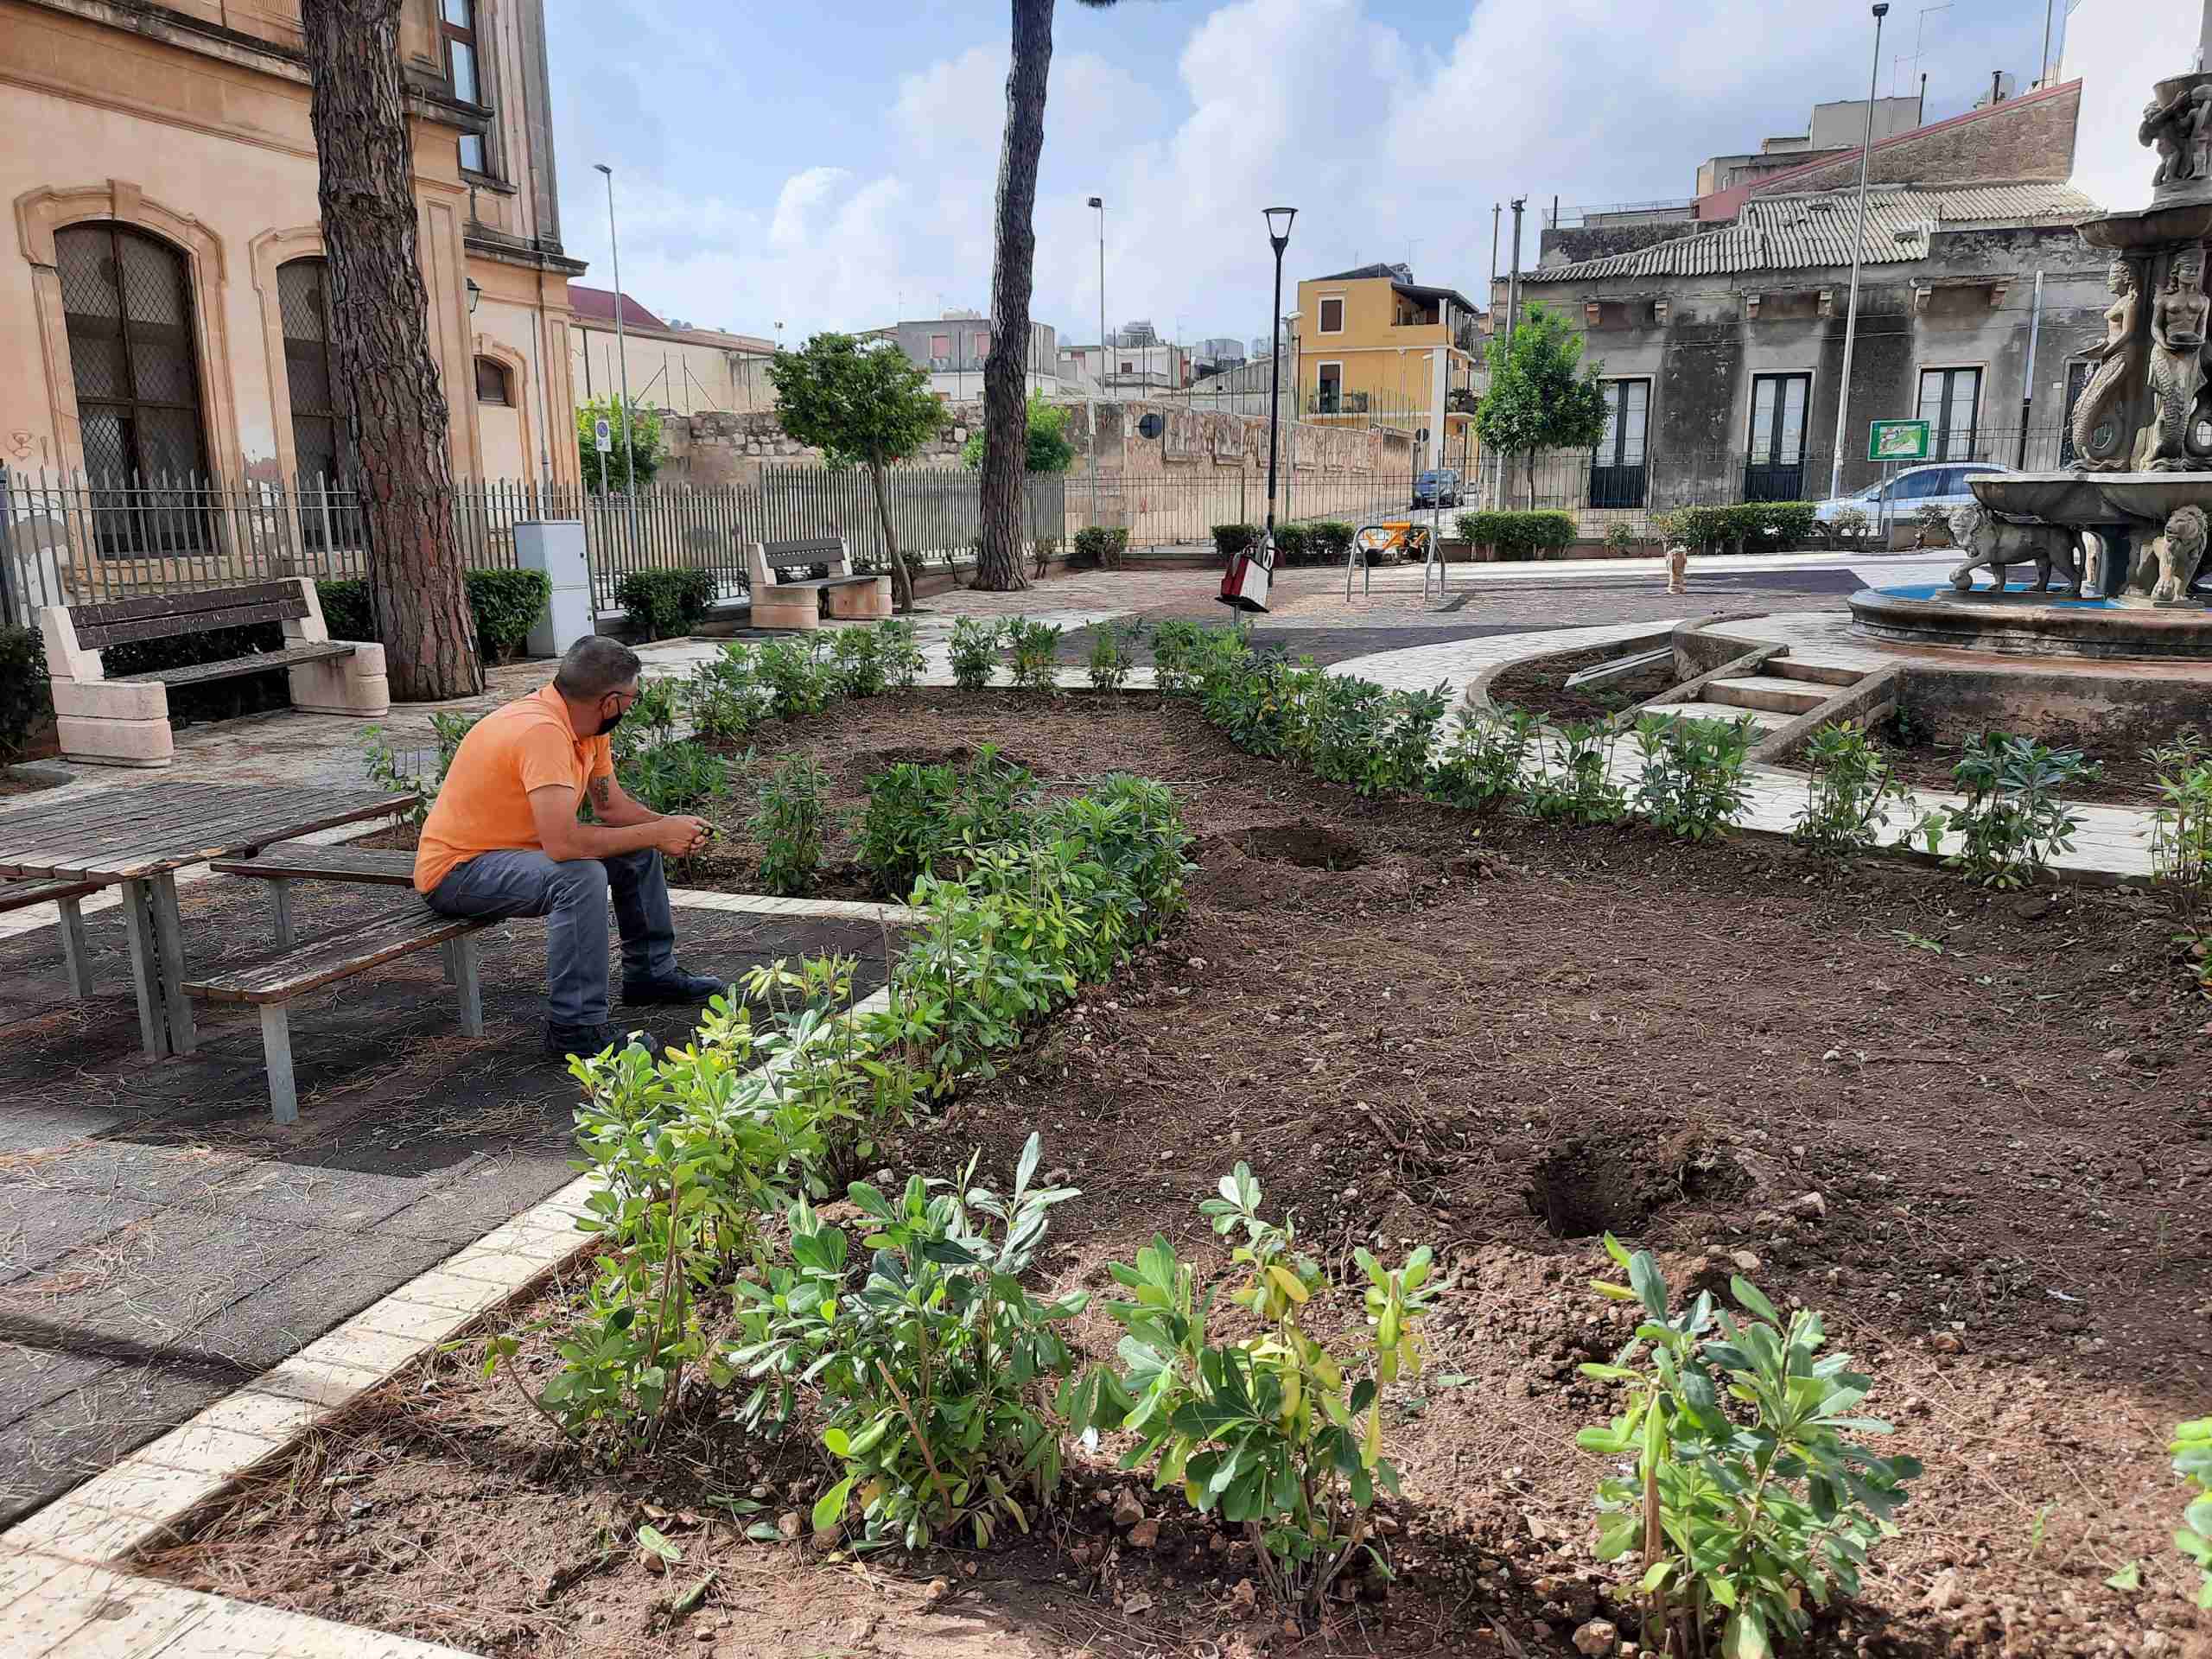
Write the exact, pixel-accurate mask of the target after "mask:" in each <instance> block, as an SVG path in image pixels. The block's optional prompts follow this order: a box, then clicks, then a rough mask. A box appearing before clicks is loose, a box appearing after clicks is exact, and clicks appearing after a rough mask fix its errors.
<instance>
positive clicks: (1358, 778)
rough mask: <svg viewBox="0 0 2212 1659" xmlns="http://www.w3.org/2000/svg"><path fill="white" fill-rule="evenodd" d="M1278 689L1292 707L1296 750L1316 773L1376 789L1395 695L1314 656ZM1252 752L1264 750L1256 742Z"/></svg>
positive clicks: (1364, 788)
mask: <svg viewBox="0 0 2212 1659" xmlns="http://www.w3.org/2000/svg"><path fill="white" fill-rule="evenodd" d="M1275 689H1276V693H1277V695H1278V696H1281V698H1282V700H1283V701H1284V702H1286V703H1287V705H1288V707H1289V709H1291V710H1292V711H1293V722H1294V723H1293V730H1294V732H1295V734H1296V738H1295V743H1296V752H1297V753H1300V757H1301V758H1302V759H1303V760H1306V763H1307V764H1308V765H1309V766H1312V767H1313V772H1314V775H1315V776H1316V777H1319V778H1324V779H1327V780H1328V781H1329V782H1331V783H1332V784H1344V785H1348V786H1349V787H1351V788H1354V789H1357V790H1359V791H1361V793H1363V794H1372V793H1374V792H1375V791H1374V790H1372V789H1370V788H1369V787H1367V783H1368V779H1369V777H1370V768H1375V767H1377V766H1378V763H1379V761H1380V760H1381V757H1382V755H1383V726H1384V722H1385V720H1386V718H1387V715H1388V711H1389V702H1390V694H1389V692H1388V691H1387V690H1384V689H1383V687H1381V686H1379V685H1377V684H1376V683H1375V682H1374V681H1372V680H1363V679H1361V678H1359V677H1357V676H1356V675H1350V674H1344V675H1332V674H1330V673H1329V672H1328V671H1326V670H1325V669H1323V668H1322V667H1320V665H1319V664H1315V663H1313V662H1312V661H1310V660H1306V661H1301V662H1300V664H1299V666H1298V668H1297V669H1296V670H1295V671H1293V672H1292V673H1291V674H1289V675H1288V676H1281V675H1278V676H1277V677H1276V688H1275ZM1234 735H1235V732H1234V730H1232V731H1231V736H1234ZM1240 747H1243V745H1241V744H1240ZM1252 752H1253V753H1255V754H1256V753H1263V752H1264V751H1262V749H1261V748H1259V747H1253V751H1252Z"/></svg>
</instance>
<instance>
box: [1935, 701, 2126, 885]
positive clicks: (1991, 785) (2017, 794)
mask: <svg viewBox="0 0 2212 1659" xmlns="http://www.w3.org/2000/svg"><path fill="white" fill-rule="evenodd" d="M2096 775H2097V768H2096V767H2095V766H2093V765H2091V764H2090V763H2089V762H2088V761H2087V760H2083V759H2082V752H2081V750H2079V749H2054V748H2052V747H2050V746H2048V745H2047V744H2043V743H2038V742H2037V741H2035V740H2034V739H2033V738H2026V737H2012V736H2009V735H2007V734H2005V733H2003V732H1990V733H1986V734H1984V735H1982V736H1980V737H1975V738H1968V739H1967V749H1966V755H1965V758H1964V759H1963V760H1961V761H1960V762H1959V764H1958V765H1957V766H1955V767H1954V768H1953V769H1952V772H1951V776H1952V777H1953V779H1955V780H1956V781H1957V783H1958V785H1959V788H1960V791H1961V792H1962V793H1963V794H1964V795H1965V797H1966V799H1965V800H1964V801H1963V802H1962V803H1961V804H1960V805H1959V806H1958V807H1957V808H1956V809H1955V810H1953V811H1952V812H1951V813H1950V814H1949V815H1948V817H1947V819H1946V821H1945V825H1944V826H1943V827H1946V828H1948V829H1953V830H1955V831H1957V833H1958V834H1959V836H1960V837H1961V842H1962V844H1961V846H1960V848H1959V849H1958V850H1957V851H1956V852H1955V853H1953V854H1952V855H1950V856H1949V857H1948V859H1946V860H1945V862H1946V863H1948V864H1949V865H1951V866H1952V867H1953V868H1956V869H1960V870H1963V871H1964V872H1965V873H1966V874H1967V878H1968V879H1969V880H1974V881H1978V882H1980V884H1981V885H1982V886H1984V887H2025V886H2026V885H2027V884H2028V883H2030V882H2031V881H2033V880H2035V879H2036V877H2037V876H2038V875H2040V874H2042V873H2043V872H2044V869H2045V868H2048V867H2049V865H2050V861H2051V859H2052V858H2053V857H2055V856H2056V855H2058V854H2060V853H2063V852H2066V851H2069V849H2071V848H2072V847H2073V844H2074V832H2075V830H2076V829H2080V828H2081V824H2082V816H2081V814H2080V813H2078V812H2076V811H2075V810H2073V808H2071V807H2070V806H2069V805H2067V804H2066V803H2065V801H2064V800H2063V799H2062V798H2060V794H2059V791H2062V790H2064V789H2067V788H2069V787H2070V786H2072V785H2075V784H2081V783H2086V782H2088V781H2090V780H2092V779H2094V778H2095V777H2096ZM1931 828H1933V826H1931Z"/></svg>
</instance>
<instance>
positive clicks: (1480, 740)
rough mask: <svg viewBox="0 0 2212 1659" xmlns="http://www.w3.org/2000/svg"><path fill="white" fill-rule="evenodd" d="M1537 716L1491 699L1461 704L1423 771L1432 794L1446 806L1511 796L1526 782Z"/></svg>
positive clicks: (1488, 802) (1537, 746)
mask: <svg viewBox="0 0 2212 1659" xmlns="http://www.w3.org/2000/svg"><path fill="white" fill-rule="evenodd" d="M1542 728H1543V718H1542V716H1541V715H1535V714H1531V713H1529V711H1527V710H1526V709H1514V708H1510V707H1508V706H1506V705H1504V704H1496V705H1492V706H1490V707H1486V708H1482V709H1471V708H1468V707H1465V705H1462V707H1461V708H1460V709H1459V713H1458V714H1456V715H1453V716H1452V736H1451V739H1450V741H1449V742H1448V743H1446V747H1445V750H1444V753H1443V755H1442V757H1441V758H1440V759H1439V760H1438V761H1437V762H1436V764H1435V766H1433V767H1432V768H1431V769H1430V772H1429V776H1428V793H1429V795H1430V797H1431V798H1433V799H1435V800H1440V801H1442V802H1444V803H1445V804H1447V805H1450V806H1492V805H1496V804H1498V803H1500V802H1506V801H1512V800H1516V799H1518V798H1520V796H1521V795H1522V792H1523V791H1525V790H1526V789H1527V788H1528V787H1529V760H1530V759H1531V757H1532V756H1534V755H1536V754H1538V753H1540V740H1539V734H1540V733H1541V730H1542Z"/></svg>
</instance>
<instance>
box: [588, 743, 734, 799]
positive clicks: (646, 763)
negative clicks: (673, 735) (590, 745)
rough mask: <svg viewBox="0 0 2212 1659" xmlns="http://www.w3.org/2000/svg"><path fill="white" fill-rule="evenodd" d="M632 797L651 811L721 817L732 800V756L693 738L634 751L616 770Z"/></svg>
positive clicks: (616, 777)
mask: <svg viewBox="0 0 2212 1659" xmlns="http://www.w3.org/2000/svg"><path fill="white" fill-rule="evenodd" d="M614 777H615V780H616V781H617V782H618V783H620V785H622V787H623V790H624V791H626V793H627V794H628V795H629V797H630V798H631V799H632V800H633V801H635V802H637V803H638V804H639V805H640V806H642V807H644V808H645V809H646V810H648V811H652V812H663V813H666V812H690V813H696V814H697V815H699V816H701V817H716V816H718V814H717V809H718V808H720V807H721V805H722V804H724V803H725V802H727V801H728V799H729V796H730V789H731V777H730V761H729V757H728V756H727V755H724V754H720V753H716V752H715V750H713V749H710V748H709V747H707V746H706V745H705V744H704V743H701V742H698V741H695V740H693V739H690V738H683V739H681V740H679V741H675V742H664V743H655V744H653V745H652V746H651V747H646V748H640V749H638V750H635V751H633V752H632V753H631V754H629V755H628V756H627V757H626V758H625V759H623V760H620V761H619V762H618V763H617V764H616V766H615V768H614Z"/></svg>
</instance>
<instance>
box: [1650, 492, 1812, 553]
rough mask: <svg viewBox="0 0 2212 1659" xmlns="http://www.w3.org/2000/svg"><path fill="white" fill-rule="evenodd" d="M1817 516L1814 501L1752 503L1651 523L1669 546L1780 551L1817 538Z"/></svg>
mask: <svg viewBox="0 0 2212 1659" xmlns="http://www.w3.org/2000/svg"><path fill="white" fill-rule="evenodd" d="M1814 514H1815V509H1814V506H1813V504H1812V503H1811V502H1810V501H1747V502H1745V503H1744V504H1743V505H1740V506H1733V507H1679V508H1677V509H1675V511H1674V512H1655V513H1653V514H1652V515H1651V525H1652V528H1653V529H1654V530H1656V531H1658V532H1659V534H1660V536H1661V537H1662V538H1663V539H1664V540H1665V542H1666V543H1667V544H1668V545H1669V547H1671V546H1673V545H1674V544H1675V543H1677V542H1681V543H1684V544H1685V545H1686V546H1688V547H1691V548H1694V549H1696V550H1699V551H1701V552H1707V553H1712V552H1726V553H1742V552H1746V551H1749V552H1755V553H1758V552H1777V553H1778V552H1783V551H1786V550H1789V549H1790V548H1796V547H1802V546H1804V545H1805V544H1806V543H1808V542H1810V541H1811V540H1812V539H1813V537H1814V535H1815V531H1817V530H1818V528H1819V520H1818V519H1817V518H1815V516H1814Z"/></svg>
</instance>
